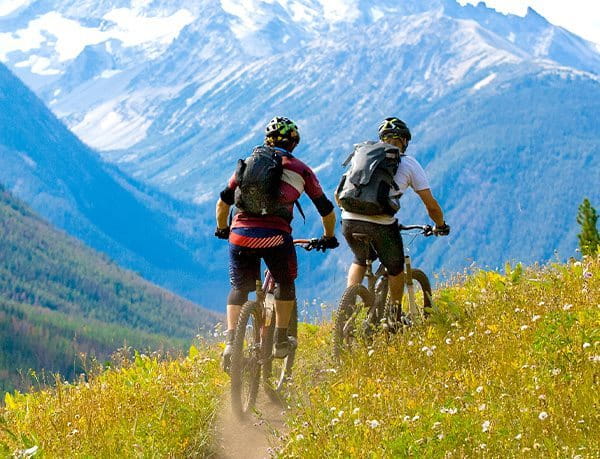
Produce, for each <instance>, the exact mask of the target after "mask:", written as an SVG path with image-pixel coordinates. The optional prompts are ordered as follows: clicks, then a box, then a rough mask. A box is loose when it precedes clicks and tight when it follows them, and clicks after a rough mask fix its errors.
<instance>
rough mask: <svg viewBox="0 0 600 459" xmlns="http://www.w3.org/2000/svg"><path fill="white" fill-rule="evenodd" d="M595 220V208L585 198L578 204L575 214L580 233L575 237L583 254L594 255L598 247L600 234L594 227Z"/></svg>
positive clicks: (596, 218)
mask: <svg viewBox="0 0 600 459" xmlns="http://www.w3.org/2000/svg"><path fill="white" fill-rule="evenodd" d="M597 221H598V214H597V213H596V209H594V208H593V207H592V204H591V203H590V200H589V199H587V198H585V199H584V200H583V202H582V203H581V205H580V206H579V213H578V215H577V223H579V224H580V225H581V233H579V234H578V235H577V237H578V238H579V247H580V248H581V253H582V254H583V255H594V254H596V251H597V250H598V247H600V234H598V228H596V222H597Z"/></svg>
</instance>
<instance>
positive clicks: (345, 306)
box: [333, 284, 377, 361]
mask: <svg viewBox="0 0 600 459" xmlns="http://www.w3.org/2000/svg"><path fill="white" fill-rule="evenodd" d="M372 305H373V295H372V294H371V292H369V290H368V289H367V288H366V287H365V286H364V285H360V284H357V285H352V286H350V287H348V288H347V289H346V290H345V291H344V294H343V295H342V298H341V299H340V304H339V306H338V310H337V312H336V316H335V322H334V328H333V358H334V359H335V360H336V361H339V359H340V358H341V356H342V354H343V353H345V352H349V351H351V350H352V349H353V348H355V347H357V346H359V345H361V343H365V342H369V341H370V336H371V334H372V331H373V328H374V327H375V326H376V325H377V324H376V323H373V317H372V316H373V315H374V312H373V311H372Z"/></svg>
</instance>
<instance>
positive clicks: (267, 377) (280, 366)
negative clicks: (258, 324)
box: [263, 304, 298, 402]
mask: <svg viewBox="0 0 600 459" xmlns="http://www.w3.org/2000/svg"><path fill="white" fill-rule="evenodd" d="M274 336H275V317H273V319H272V320H271V324H270V325H269V327H268V328H267V330H266V336H265V340H264V346H263V359H264V362H265V363H264V365H263V384H264V388H265V392H266V393H267V395H269V397H270V398H271V399H272V400H273V401H275V402H282V400H281V396H282V392H283V391H284V389H285V387H286V385H287V384H288V383H289V382H290V380H291V378H292V367H293V366H294V360H295V358H296V347H291V348H290V351H289V353H288V355H287V357H286V358H285V359H274V358H273V357H272V352H273V342H274ZM288 337H290V338H292V339H293V340H295V341H296V342H297V339H298V310H297V308H296V304H294V309H293V310H292V315H291V316H290V323H289V325H288Z"/></svg>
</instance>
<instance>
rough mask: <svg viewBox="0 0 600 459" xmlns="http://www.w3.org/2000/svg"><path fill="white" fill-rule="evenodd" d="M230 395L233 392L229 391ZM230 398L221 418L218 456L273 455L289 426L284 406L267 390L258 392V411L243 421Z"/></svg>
mask: <svg viewBox="0 0 600 459" xmlns="http://www.w3.org/2000/svg"><path fill="white" fill-rule="evenodd" d="M261 392H262V391H261ZM227 395H229V394H227ZM228 398H229V397H226V398H225V400H227V401H226V402H225V403H223V408H222V410H221V413H220V414H219V418H218V422H217V436H216V441H217V446H216V448H215V455H214V456H213V457H215V458H217V459H234V458H235V459H239V458H244V459H263V458H270V457H273V447H274V446H276V445H277V443H278V441H279V436H280V435H281V434H282V433H283V432H284V430H285V423H284V415H283V408H282V407H281V406H280V405H277V404H274V403H273V402H271V401H270V400H269V399H268V397H266V396H265V395H264V394H263V393H260V394H259V396H258V402H257V404H256V407H257V411H258V413H257V414H252V415H250V416H248V419H247V420H246V421H240V420H239V419H237V417H236V416H235V415H234V414H233V412H232V411H231V405H230V403H229V400H228Z"/></svg>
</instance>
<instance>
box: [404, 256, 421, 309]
mask: <svg viewBox="0 0 600 459" xmlns="http://www.w3.org/2000/svg"><path fill="white" fill-rule="evenodd" d="M404 276H405V283H406V291H407V292H408V313H409V316H410V318H411V319H412V320H415V321H416V320H419V321H420V320H421V319H423V317H422V315H421V312H420V311H419V308H417V302H416V300H415V284H414V282H413V277H412V266H411V264H410V256H408V255H407V256H405V257H404Z"/></svg>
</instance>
